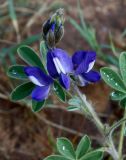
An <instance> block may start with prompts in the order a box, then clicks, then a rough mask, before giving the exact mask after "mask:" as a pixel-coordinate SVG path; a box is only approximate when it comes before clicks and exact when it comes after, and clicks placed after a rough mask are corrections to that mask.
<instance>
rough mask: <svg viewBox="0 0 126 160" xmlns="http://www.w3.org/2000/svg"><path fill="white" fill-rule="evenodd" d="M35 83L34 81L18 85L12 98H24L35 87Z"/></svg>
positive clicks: (14, 99)
mask: <svg viewBox="0 0 126 160" xmlns="http://www.w3.org/2000/svg"><path fill="white" fill-rule="evenodd" d="M34 87H35V85H34V84H33V83H32V82H26V83H23V84H22V85H20V86H18V87H16V88H15V89H14V90H13V91H12V93H11V95H10V98H11V100H12V101H19V100H22V99H24V98H25V97H27V96H29V95H30V94H31V92H32V90H33V89H34Z"/></svg>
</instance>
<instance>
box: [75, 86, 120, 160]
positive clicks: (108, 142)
mask: <svg viewBox="0 0 126 160" xmlns="http://www.w3.org/2000/svg"><path fill="white" fill-rule="evenodd" d="M74 89H75V91H76V93H77V94H78V96H79V97H80V98H81V100H82V102H83V107H85V108H86V109H87V111H88V113H89V115H90V117H91V119H92V120H93V122H94V123H95V125H96V127H97V128H98V130H99V132H100V133H101V134H102V136H103V138H104V139H105V141H104V142H105V144H106V145H107V146H108V149H107V150H106V151H107V152H108V153H109V154H110V155H111V156H112V157H113V159H114V160H119V156H118V152H117V151H116V148H115V145H114V143H113V140H112V138H111V136H109V135H108V136H107V137H106V131H105V127H104V125H103V123H102V122H101V120H100V119H99V117H98V116H97V113H96V112H95V110H94V109H93V107H92V106H91V104H90V103H89V102H87V100H86V97H85V95H83V94H82V93H81V92H80V90H79V88H78V87H77V86H76V85H74ZM82 109H83V108H82ZM104 142H103V145H104Z"/></svg>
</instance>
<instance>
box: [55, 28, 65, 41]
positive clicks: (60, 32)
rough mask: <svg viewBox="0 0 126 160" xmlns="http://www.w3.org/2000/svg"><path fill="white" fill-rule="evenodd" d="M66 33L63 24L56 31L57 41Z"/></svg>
mask: <svg viewBox="0 0 126 160" xmlns="http://www.w3.org/2000/svg"><path fill="white" fill-rule="evenodd" d="M63 35H64V27H63V26H62V25H61V26H60V27H59V29H58V31H57V32H56V33H55V43H58V42H59V41H60V40H61V39H62V37H63Z"/></svg>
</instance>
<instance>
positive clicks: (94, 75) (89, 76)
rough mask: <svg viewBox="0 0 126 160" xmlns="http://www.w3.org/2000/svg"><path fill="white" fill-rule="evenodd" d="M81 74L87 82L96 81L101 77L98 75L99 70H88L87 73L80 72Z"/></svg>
mask: <svg viewBox="0 0 126 160" xmlns="http://www.w3.org/2000/svg"><path fill="white" fill-rule="evenodd" d="M81 75H82V76H83V78H84V79H85V80H86V81H88V82H97V81H99V80H100V79H101V76H100V74H99V72H96V71H90V72H88V73H82V74H81Z"/></svg>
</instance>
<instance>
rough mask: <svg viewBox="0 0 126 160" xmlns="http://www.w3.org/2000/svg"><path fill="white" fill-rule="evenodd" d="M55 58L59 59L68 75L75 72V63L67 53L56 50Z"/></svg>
mask: <svg viewBox="0 0 126 160" xmlns="http://www.w3.org/2000/svg"><path fill="white" fill-rule="evenodd" d="M53 55H54V57H57V58H58V59H59V61H60V63H61V65H62V67H63V68H64V70H65V71H66V73H71V72H72V71H73V63H72V59H71V57H70V56H69V55H68V54H67V52H66V51H64V50H62V49H60V48H56V49H54V50H53Z"/></svg>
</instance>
